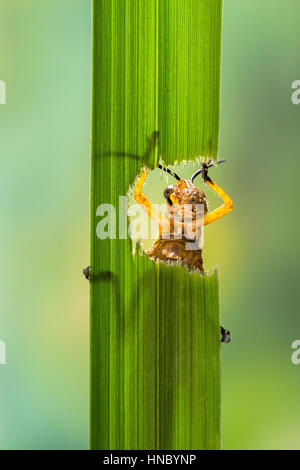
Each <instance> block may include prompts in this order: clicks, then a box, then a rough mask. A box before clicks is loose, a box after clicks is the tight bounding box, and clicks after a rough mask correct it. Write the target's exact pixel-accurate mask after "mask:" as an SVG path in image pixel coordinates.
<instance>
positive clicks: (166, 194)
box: [164, 186, 173, 199]
mask: <svg viewBox="0 0 300 470" xmlns="http://www.w3.org/2000/svg"><path fill="white" fill-rule="evenodd" d="M172 192H173V186H167V187H166V189H165V190H164V197H165V198H166V199H169V197H170V195H171V194H172Z"/></svg>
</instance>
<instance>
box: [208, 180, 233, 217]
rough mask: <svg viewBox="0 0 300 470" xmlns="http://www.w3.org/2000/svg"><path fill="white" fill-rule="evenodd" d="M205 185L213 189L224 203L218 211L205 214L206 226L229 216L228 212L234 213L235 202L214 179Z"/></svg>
mask: <svg viewBox="0 0 300 470" xmlns="http://www.w3.org/2000/svg"><path fill="white" fill-rule="evenodd" d="M205 183H206V184H207V185H208V186H209V187H210V188H211V189H213V190H214V191H215V192H216V193H217V194H218V195H219V196H220V197H221V198H222V199H223V201H224V204H222V206H220V207H218V208H217V209H215V210H213V211H212V212H210V213H209V214H205V216H204V225H208V224H211V223H212V222H215V221H216V220H218V219H220V218H221V217H223V216H224V215H226V214H228V212H230V211H232V209H233V202H232V200H231V199H230V197H229V196H228V195H227V194H226V193H225V191H223V189H221V188H220V187H219V186H218V185H217V184H216V183H215V182H214V181H213V180H212V179H210V178H209V179H208V180H206V181H205Z"/></svg>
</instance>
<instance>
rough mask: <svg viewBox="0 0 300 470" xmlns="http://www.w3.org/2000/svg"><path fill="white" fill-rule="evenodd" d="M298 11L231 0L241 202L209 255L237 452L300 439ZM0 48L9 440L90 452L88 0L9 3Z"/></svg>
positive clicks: (227, 441) (1, 377) (229, 126)
mask: <svg viewBox="0 0 300 470" xmlns="http://www.w3.org/2000/svg"><path fill="white" fill-rule="evenodd" d="M299 16H300V3H299V2H298V1H297V0H264V2H261V1H260V0H247V1H246V0H245V1H243V2H241V1H240V0H225V2H224V23H223V58H222V64H223V65H222V68H223V70H222V107H221V135H220V152H219V154H220V157H226V158H228V161H227V163H226V164H224V165H222V166H220V167H219V168H218V169H213V170H212V173H211V174H212V176H213V177H214V178H215V179H216V181H217V182H218V183H219V184H220V185H221V186H222V187H224V189H225V190H227V192H228V193H229V194H230V195H231V196H232V198H233V200H234V202H235V210H234V212H233V213H231V214H230V215H228V216H227V217H226V218H224V219H223V220H222V221H219V222H217V223H216V224H213V225H212V226H210V227H208V228H207V229H206V232H205V265H206V267H207V268H210V267H213V266H215V265H218V266H219V270H220V290H221V292H220V295H221V312H222V322H223V324H224V325H226V326H227V327H228V328H230V330H231V331H232V338H233V342H232V343H231V345H229V346H228V345H225V346H223V347H222V365H223V367H222V375H223V380H222V388H223V407H222V409H223V448H225V449H299V448H300V428H299V418H300V400H299V384H300V365H299V366H296V365H293V364H292V362H291V354H292V349H291V344H292V342H293V341H294V340H295V339H300V318H299V308H298V299H299V294H298V284H299V274H298V273H299V264H300V253H299V245H298V229H299V222H298V199H299V189H298V181H299V175H298V170H299V164H298V159H299V150H300V145H299V130H298V129H299V115H300V105H299V106H295V105H293V104H292V103H291V92H292V90H291V83H292V82H293V81H294V80H296V79H300V56H299V47H298V44H299V40H300V29H299V21H298V19H299ZM0 57H1V62H0V79H1V80H4V81H5V82H6V85H7V104H6V105H0V124H1V125H0V152H1V172H0V183H1V184H0V188H1V189H0V191H1V198H0V217H1V231H0V236H1V244H0V246H1V248H0V250H1V266H2V269H1V270H0V277H1V282H0V290H1V293H0V302H1V307H0V340H3V341H5V342H6V346H7V364H6V365H5V366H3V365H2V366H0V448H2V449H85V448H88V415H89V405H88V402H89V363H88V362H89V361H88V355H89V345H88V340H89V338H88V336H89V334H88V328H89V320H88V315H89V309H88V283H87V282H86V281H85V280H84V279H83V277H82V275H81V269H82V267H84V266H85V265H87V264H88V262H89V261H88V260H89V166H90V89H91V19H90V1H88V0H75V1H74V0H43V1H41V0H24V1H22V2H20V1H18V0H1V3H0ZM185 171H186V172H187V173H186V174H189V170H188V169H186V170H185ZM153 187H154V188H155V191H161V190H162V189H163V188H164V182H163V181H158V180H157V182H156V184H155V186H153ZM148 191H150V187H149V186H148ZM160 194H161V193H160ZM207 196H208V197H209V199H210V201H211V207H213V206H214V205H215V204H217V200H216V199H215V198H214V196H213V195H212V193H211V192H209V191H208V192H207Z"/></svg>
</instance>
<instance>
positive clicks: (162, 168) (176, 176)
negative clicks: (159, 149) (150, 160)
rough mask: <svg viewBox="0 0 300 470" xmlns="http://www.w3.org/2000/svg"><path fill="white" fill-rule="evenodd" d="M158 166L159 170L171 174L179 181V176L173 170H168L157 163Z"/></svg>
mask: <svg viewBox="0 0 300 470" xmlns="http://www.w3.org/2000/svg"><path fill="white" fill-rule="evenodd" d="M158 168H160V169H161V170H164V171H165V172H166V173H169V175H171V176H173V177H174V178H175V179H176V180H177V181H180V179H181V178H179V176H178V175H176V173H174V172H173V171H171V170H169V168H164V167H163V166H162V165H160V164H159V165H158Z"/></svg>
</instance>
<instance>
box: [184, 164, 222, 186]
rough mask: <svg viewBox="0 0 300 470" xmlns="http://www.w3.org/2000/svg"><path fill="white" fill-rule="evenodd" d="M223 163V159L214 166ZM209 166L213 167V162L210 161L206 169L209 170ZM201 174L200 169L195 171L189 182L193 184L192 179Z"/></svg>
mask: <svg viewBox="0 0 300 470" xmlns="http://www.w3.org/2000/svg"><path fill="white" fill-rule="evenodd" d="M224 162H226V160H225V159H223V160H219V161H217V162H216V164H217V165H219V163H224ZM211 166H215V164H214V161H213V160H211V161H210V162H209V164H208V165H207V168H209V167H211ZM201 172H202V168H200V169H199V170H197V171H195V173H194V174H193V175H192V177H191V180H190V181H191V182H193V181H194V179H195V178H196V177H197V176H198V175H200V173H201Z"/></svg>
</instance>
